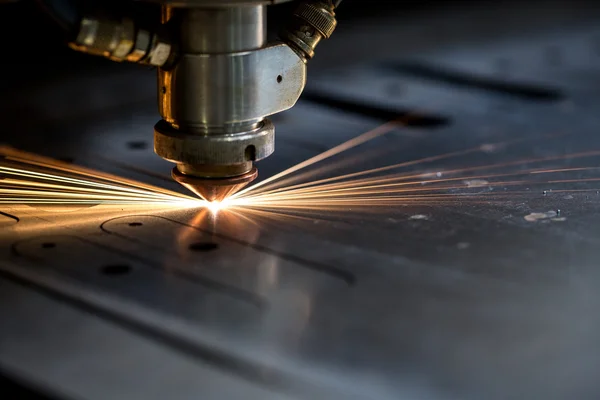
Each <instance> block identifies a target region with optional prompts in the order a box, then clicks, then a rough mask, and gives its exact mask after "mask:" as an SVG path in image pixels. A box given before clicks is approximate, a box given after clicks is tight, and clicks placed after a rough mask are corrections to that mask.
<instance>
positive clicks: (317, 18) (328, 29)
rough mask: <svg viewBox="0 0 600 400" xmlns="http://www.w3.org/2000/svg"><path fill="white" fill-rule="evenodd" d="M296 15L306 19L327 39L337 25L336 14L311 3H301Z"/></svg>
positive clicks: (295, 12)
mask: <svg viewBox="0 0 600 400" xmlns="http://www.w3.org/2000/svg"><path fill="white" fill-rule="evenodd" d="M294 15H295V16H296V17H298V18H301V19H303V20H304V21H306V22H307V23H308V24H310V25H311V26H312V27H313V28H315V29H316V30H318V31H319V32H320V33H321V34H322V35H323V36H324V37H325V38H327V39H328V38H329V37H330V36H331V35H332V34H333V31H335V28H336V26H337V21H336V19H335V15H333V14H332V13H331V12H330V11H328V10H326V9H324V8H320V7H316V6H315V5H313V4H310V3H301V4H300V5H299V6H298V8H297V9H296V11H294Z"/></svg>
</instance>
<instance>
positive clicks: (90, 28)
mask: <svg viewBox="0 0 600 400" xmlns="http://www.w3.org/2000/svg"><path fill="white" fill-rule="evenodd" d="M69 47H71V48H72V49H73V50H77V51H80V52H83V53H88V54H92V55H97V56H103V57H106V58H109V59H111V60H113V61H118V62H124V61H127V62H133V63H139V64H146V65H152V66H156V67H162V66H164V65H165V64H167V63H168V62H169V61H170V59H171V58H172V56H173V53H174V51H173V46H172V44H171V41H170V40H169V38H168V36H167V35H165V34H164V33H162V32H151V31H149V30H146V29H142V28H138V27H137V26H136V24H135V22H134V21H133V20H131V19H129V18H121V19H115V18H110V17H100V16H86V17H84V18H82V19H81V21H80V25H79V31H78V32H77V36H76V38H75V40H73V41H71V42H70V43H69Z"/></svg>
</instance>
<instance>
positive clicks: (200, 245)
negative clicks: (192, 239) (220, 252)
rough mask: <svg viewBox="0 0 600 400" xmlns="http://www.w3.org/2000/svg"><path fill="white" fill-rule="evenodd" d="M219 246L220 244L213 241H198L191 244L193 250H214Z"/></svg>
mask: <svg viewBox="0 0 600 400" xmlns="http://www.w3.org/2000/svg"><path fill="white" fill-rule="evenodd" d="M218 248H219V245H218V244H216V243H213V242H197V243H192V244H190V250H192V251H213V250H216V249H218Z"/></svg>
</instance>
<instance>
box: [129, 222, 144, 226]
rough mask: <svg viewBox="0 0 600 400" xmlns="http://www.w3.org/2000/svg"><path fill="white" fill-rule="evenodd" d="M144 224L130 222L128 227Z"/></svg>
mask: <svg viewBox="0 0 600 400" xmlns="http://www.w3.org/2000/svg"><path fill="white" fill-rule="evenodd" d="M142 225H144V224H142V223H141V222H130V223H129V226H142Z"/></svg>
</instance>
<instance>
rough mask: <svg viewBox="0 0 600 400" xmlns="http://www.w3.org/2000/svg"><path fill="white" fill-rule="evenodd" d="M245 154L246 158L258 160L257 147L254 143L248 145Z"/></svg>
mask: <svg viewBox="0 0 600 400" xmlns="http://www.w3.org/2000/svg"><path fill="white" fill-rule="evenodd" d="M244 155H245V157H246V160H248V161H256V147H254V146H253V145H250V146H248V147H246V150H245V151H244Z"/></svg>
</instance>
